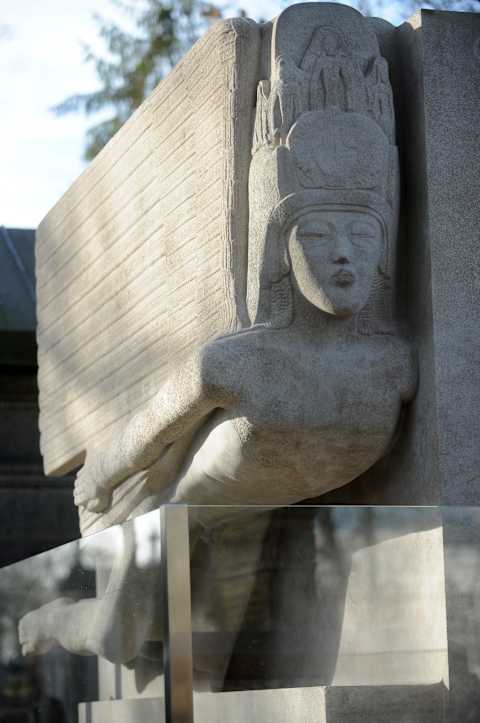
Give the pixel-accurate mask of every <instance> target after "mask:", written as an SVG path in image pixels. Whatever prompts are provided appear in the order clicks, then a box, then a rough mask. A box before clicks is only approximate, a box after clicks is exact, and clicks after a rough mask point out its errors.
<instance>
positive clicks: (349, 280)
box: [333, 269, 355, 286]
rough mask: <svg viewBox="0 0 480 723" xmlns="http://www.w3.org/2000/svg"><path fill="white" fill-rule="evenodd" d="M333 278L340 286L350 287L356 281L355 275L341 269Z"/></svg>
mask: <svg viewBox="0 0 480 723" xmlns="http://www.w3.org/2000/svg"><path fill="white" fill-rule="evenodd" d="M333 278H334V279H335V283H336V284H338V286H350V285H351V284H353V282H354V281H355V274H353V273H352V272H351V271H347V270H346V269H341V270H340V271H337V272H336V273H335V274H333Z"/></svg>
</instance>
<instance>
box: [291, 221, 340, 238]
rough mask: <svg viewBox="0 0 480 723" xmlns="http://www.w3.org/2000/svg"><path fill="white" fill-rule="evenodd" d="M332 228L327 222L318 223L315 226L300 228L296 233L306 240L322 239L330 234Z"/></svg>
mask: <svg viewBox="0 0 480 723" xmlns="http://www.w3.org/2000/svg"><path fill="white" fill-rule="evenodd" d="M332 233H333V229H332V226H331V224H329V223H320V224H316V225H315V226H313V225H312V226H306V227H304V228H300V229H299V232H298V235H299V237H300V238H301V239H303V240H305V241H308V242H315V241H324V240H326V239H328V238H330V237H331V236H332Z"/></svg>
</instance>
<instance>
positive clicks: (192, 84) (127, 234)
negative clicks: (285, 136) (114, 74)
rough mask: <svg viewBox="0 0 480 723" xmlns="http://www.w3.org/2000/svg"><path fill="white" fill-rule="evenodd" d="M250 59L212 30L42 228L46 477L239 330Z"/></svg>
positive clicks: (253, 45)
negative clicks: (200, 351) (215, 341)
mask: <svg viewBox="0 0 480 723" xmlns="http://www.w3.org/2000/svg"><path fill="white" fill-rule="evenodd" d="M252 49H253V50H255V52H252ZM259 53H260V30H259V26H258V25H257V24H256V23H254V22H253V21H249V20H244V19H236V20H229V21H225V22H221V23H218V24H217V25H215V26H214V27H213V28H212V29H211V31H210V32H209V33H207V35H206V36H204V38H202V40H200V41H199V42H198V43H197V44H196V45H195V46H194V47H193V48H192V50H191V51H190V52H189V53H188V54H187V55H186V56H185V58H184V59H183V60H182V61H181V62H180V63H179V64H178V65H177V66H176V68H175V69H174V70H173V71H172V72H171V73H170V75H169V76H168V77H167V78H166V79H165V80H164V81H162V83H161V84H160V85H159V86H158V87H157V89H156V90H155V91H154V93H153V94H152V95H151V96H150V97H149V98H148V100H147V101H146V102H145V103H143V105H142V106H141V107H140V108H139V109H138V111H137V112H136V113H135V114H134V116H133V117H132V118H131V119H130V120H129V121H128V122H127V123H126V124H125V126H124V127H123V128H122V129H121V131H120V132H119V133H118V134H117V135H116V136H115V138H113V139H112V140H111V141H110V143H109V144H108V145H107V146H106V147H105V149H104V150H103V151H102V152H101V153H100V154H99V156H98V157H97V158H96V159H95V161H94V162H93V163H92V164H91V165H90V166H89V167H88V168H87V170H86V171H85V172H84V173H83V174H82V176H80V178H79V179H78V180H77V181H76V182H75V183H74V184H73V185H72V187H71V188H70V189H69V190H68V191H67V193H66V194H65V195H64V196H63V198H61V200H60V201H59V202H58V203H57V205H56V206H55V207H54V208H53V209H52V210H51V211H50V213H49V214H48V215H47V216H46V218H45V219H44V220H43V221H42V223H41V224H40V227H39V229H38V232H37V251H36V274H37V286H38V355H39V357H38V358H39V388H40V430H41V449H42V454H43V459H44V466H45V472H46V473H47V474H62V473H65V472H66V471H68V470H71V469H73V468H74V467H76V466H77V465H79V464H80V463H82V461H83V459H84V455H85V452H86V451H87V450H88V448H89V446H91V445H92V444H94V445H96V446H99V445H101V444H103V443H105V442H106V441H107V440H108V439H109V438H110V437H111V436H112V435H114V434H115V431H116V430H117V429H118V428H119V427H121V426H122V425H123V424H124V423H125V422H126V421H127V420H128V419H129V417H131V415H132V414H133V413H134V412H135V411H136V410H138V409H139V408H140V407H141V406H142V405H143V404H144V403H145V402H146V401H147V400H149V399H150V398H151V397H152V396H153V395H154V394H155V392H156V390H157V389H158V388H159V386H160V385H161V384H162V382H163V381H164V379H165V378H166V376H167V375H168V373H169V370H170V369H172V367H175V366H176V365H178V364H179V363H181V361H182V360H183V359H184V358H185V357H186V356H187V355H188V354H190V353H191V352H192V350H193V349H195V348H196V347H198V346H199V345H201V344H203V343H204V342H205V341H207V340H208V339H210V338H212V337H213V336H215V335H218V334H221V333H225V332H228V331H232V330H235V329H237V328H239V327H241V326H243V325H245V323H246V310H245V286H246V270H247V226H248V204H247V179H248V167H249V158H250V149H251V138H252V133H253V114H254V104H255V95H256V86H257V82H258V77H257V73H258V64H259V63H258V57H259Z"/></svg>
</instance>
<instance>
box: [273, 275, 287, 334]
mask: <svg viewBox="0 0 480 723" xmlns="http://www.w3.org/2000/svg"><path fill="white" fill-rule="evenodd" d="M270 314H271V324H272V326H273V327H275V328H276V329H284V328H285V327H287V326H290V324H291V323H292V321H293V294H292V284H291V281H290V274H287V275H286V276H284V277H283V278H282V279H280V280H279V281H277V282H276V283H274V284H272V286H271V290H270Z"/></svg>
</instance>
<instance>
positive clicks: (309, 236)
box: [289, 209, 384, 316]
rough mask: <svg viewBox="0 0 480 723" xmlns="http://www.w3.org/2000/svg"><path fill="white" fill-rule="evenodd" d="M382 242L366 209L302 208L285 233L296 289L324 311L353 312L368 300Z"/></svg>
mask: <svg viewBox="0 0 480 723" xmlns="http://www.w3.org/2000/svg"><path fill="white" fill-rule="evenodd" d="M383 243H384V238H383V230H382V226H381V224H380V222H379V221H378V220H377V219H376V218H375V217H374V216H372V215H370V214H368V213H367V212H361V211H353V210H351V211H350V210H348V209H342V210H339V211H327V210H325V211H323V210H315V211H310V212H308V213H306V214H305V215H303V216H302V217H301V218H300V219H299V220H298V221H297V222H296V224H295V226H293V228H292V230H291V233H290V238H289V251H290V258H291V263H292V271H293V274H294V276H295V280H296V284H297V287H298V289H299V290H300V292H301V293H302V294H303V296H304V297H305V298H306V299H307V300H308V301H310V303H311V304H313V305H314V306H316V307H317V308H319V309H322V311H325V312H326V313H328V314H333V315H335V316H351V315H353V314H356V313H357V312H358V311H360V309H362V308H363V307H364V306H365V304H366V303H367V300H368V297H369V294H370V290H371V287H372V284H373V279H374V276H375V272H376V269H377V266H378V263H379V261H380V256H381V252H382V247H383Z"/></svg>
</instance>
